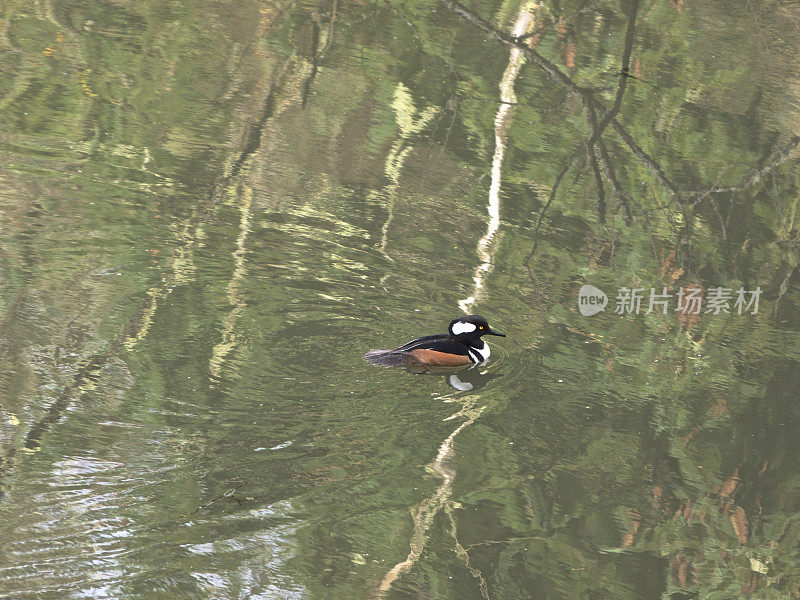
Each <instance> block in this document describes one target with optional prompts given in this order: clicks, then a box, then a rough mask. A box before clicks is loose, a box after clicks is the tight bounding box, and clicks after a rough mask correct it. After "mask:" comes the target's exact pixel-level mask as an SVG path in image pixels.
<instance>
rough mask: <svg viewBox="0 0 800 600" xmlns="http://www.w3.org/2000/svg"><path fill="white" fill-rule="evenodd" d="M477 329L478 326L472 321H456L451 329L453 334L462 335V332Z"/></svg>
mask: <svg viewBox="0 0 800 600" xmlns="http://www.w3.org/2000/svg"><path fill="white" fill-rule="evenodd" d="M475 329H477V327H475V325H474V324H472V323H454V324H453V328H452V329H451V330H450V331H451V332H452V334H453V335H461V334H462V333H471V332H473V331H475Z"/></svg>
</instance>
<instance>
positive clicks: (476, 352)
mask: <svg viewBox="0 0 800 600" xmlns="http://www.w3.org/2000/svg"><path fill="white" fill-rule="evenodd" d="M467 352H469V357H470V358H471V359H472V362H474V363H482V362H486V361H487V360H488V359H489V355H490V354H491V353H492V352H491V350H489V344H487V343H486V342H483V347H482V348H473V347H472V346H470V347H469V348H468V349H467Z"/></svg>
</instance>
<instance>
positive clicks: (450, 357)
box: [364, 315, 506, 367]
mask: <svg viewBox="0 0 800 600" xmlns="http://www.w3.org/2000/svg"><path fill="white" fill-rule="evenodd" d="M448 332H449V333H447V334H441V335H426V336H425V337H421V338H417V339H415V340H411V341H410V342H408V343H407V344H403V345H402V346H400V347H399V348H395V349H394V350H370V351H369V352H367V353H366V354H365V355H364V358H365V359H366V360H367V361H369V362H371V363H377V364H382V365H428V366H437V367H462V366H466V365H477V364H482V363H485V362H486V360H487V359H488V358H489V344H487V343H486V342H484V341H483V340H482V339H481V336H482V335H499V336H501V337H506V334H505V333H499V332H497V331H494V330H493V329H492V328H491V327H489V323H487V322H486V319H484V318H483V317H479V316H478V315H468V316H466V317H461V318H460V319H454V320H453V321H451V323H450V326H449V327H448Z"/></svg>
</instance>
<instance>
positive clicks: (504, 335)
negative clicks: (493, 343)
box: [486, 329, 506, 337]
mask: <svg viewBox="0 0 800 600" xmlns="http://www.w3.org/2000/svg"><path fill="white" fill-rule="evenodd" d="M486 333H487V334H489V335H499V336H500V337H506V334H505V333H500V332H499V331H495V330H494V329H490V330H489V331H487V332H486Z"/></svg>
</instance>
